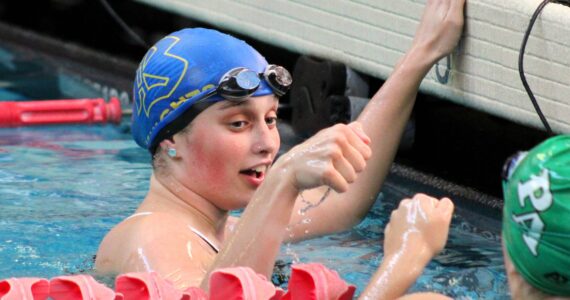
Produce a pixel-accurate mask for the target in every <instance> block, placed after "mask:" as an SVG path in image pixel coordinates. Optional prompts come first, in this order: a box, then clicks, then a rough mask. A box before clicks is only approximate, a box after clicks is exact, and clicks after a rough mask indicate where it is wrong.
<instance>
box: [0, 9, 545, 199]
mask: <svg viewBox="0 0 570 300" xmlns="http://www.w3.org/2000/svg"><path fill="white" fill-rule="evenodd" d="M109 4H110V5H111V6H112V7H113V9H114V10H115V12H116V13H117V14H118V15H119V16H120V17H121V18H122V19H123V20H124V21H125V22H126V23H127V24H128V25H129V27H130V28H131V29H132V30H133V31H134V32H135V33H136V34H137V35H138V36H140V37H141V38H142V39H143V40H144V41H145V42H146V43H147V44H148V45H150V44H152V43H154V42H155V41H157V40H158V39H160V38H161V37H162V36H164V35H165V34H168V33H170V32H172V31H175V30H179V29H181V28H184V27H194V26H206V27H212V26H211V25H205V24H201V23H199V22H196V21H193V20H190V19H187V18H185V17H181V16H178V15H175V14H171V13H167V12H163V11H160V10H158V9H155V8H152V7H149V6H146V5H144V4H139V3H137V2H133V1H109ZM0 21H1V22H3V23H7V24H10V25H11V26H15V27H20V28H23V29H26V30H30V31H33V32H37V33H40V34H42V35H45V36H49V37H52V38H55V39H58V40H61V41H63V42H66V43H73V44H77V45H80V46H82V47H85V48H89V49H93V50H96V51H99V52H101V53H108V54H110V55H112V56H115V57H118V58H121V59H124V60H128V61H131V62H133V63H136V62H138V61H139V59H140V58H142V56H143V55H144V53H145V52H146V49H147V47H146V46H142V45H141V44H140V43H138V42H137V41H136V40H135V39H134V38H132V37H131V35H129V34H128V33H127V31H126V30H124V29H123V28H122V27H121V26H119V24H118V22H117V21H116V20H115V19H113V17H112V16H111V13H109V12H108V11H107V10H105V8H104V6H103V4H102V2H101V1H99V0H42V1H37V0H36V1H29V0H8V1H2V3H0ZM224 31H226V32H228V31H227V30H224ZM230 33H232V34H234V35H236V36H238V37H240V35H239V34H238V33H236V32H230ZM241 38H243V39H245V40H247V41H248V42H249V43H250V44H252V46H254V47H255V48H256V49H258V50H259V51H260V52H261V53H263V54H264V55H265V57H266V58H267V60H268V61H270V62H272V63H276V64H280V65H283V66H286V67H287V68H288V69H289V70H293V67H294V63H295V61H296V60H297V58H298V56H299V55H298V54H296V53H292V52H288V51H286V50H283V49H279V48H275V47H272V46H270V45H266V44H263V43H261V42H259V41H256V40H254V39H251V38H248V37H243V36H241ZM369 80H370V86H371V89H372V91H371V92H374V91H375V89H376V87H377V86H379V85H381V83H382V82H381V81H380V80H378V79H374V78H369ZM284 100H285V101H287V99H284ZM529 101H530V100H529ZM538 101H539V102H540V99H538ZM282 117H283V118H287V117H288V115H287V112H285V113H284V114H283V115H282ZM413 118H414V123H415V126H413V127H411V131H410V133H413V134H410V135H408V136H407V137H406V139H405V141H404V143H403V144H404V145H405V146H403V147H402V148H401V150H400V152H399V153H398V157H397V158H396V162H398V163H400V164H402V165H405V166H412V167H413V168H415V169H417V170H420V171H422V172H425V173H428V174H433V175H435V176H438V177H441V178H443V179H446V180H449V181H452V182H455V183H457V184H459V185H464V186H468V187H470V188H473V189H476V190H478V191H480V192H483V193H485V194H489V195H491V196H495V197H498V198H500V197H501V186H500V171H501V167H502V164H503V162H504V160H505V158H506V157H508V156H510V155H511V154H512V153H514V152H516V151H517V150H522V149H529V148H531V147H532V146H534V145H535V144H537V143H538V142H540V141H541V140H543V139H545V138H546V137H547V136H546V134H545V133H544V132H543V131H542V130H536V129H532V128H528V127H525V126H520V125H517V124H514V123H512V122H509V121H506V120H503V119H501V118H497V117H493V116H491V115H488V114H484V113H480V112H477V111H474V110H471V109H468V108H465V107H461V106H458V105H455V104H453V103H451V102H448V101H443V100H440V99H437V98H435V97H432V96H429V95H423V94H420V95H419V96H418V102H417V105H416V107H415V109H414V115H413ZM537 118H538V116H537Z"/></svg>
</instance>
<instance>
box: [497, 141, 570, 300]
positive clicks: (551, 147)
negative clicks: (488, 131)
mask: <svg viewBox="0 0 570 300" xmlns="http://www.w3.org/2000/svg"><path fill="white" fill-rule="evenodd" d="M503 193H504V199H505V204H504V208H503V241H504V244H505V247H506V249H507V252H508V253H509V256H510V258H511V260H512V262H513V264H514V266H515V268H516V269H517V271H518V272H519V273H520V274H521V276H522V277H523V278H524V279H525V280H526V281H527V282H528V283H530V284H531V285H533V286H534V287H536V288H537V289H539V290H541V291H543V292H546V293H548V294H551V295H559V296H570V135H561V136H557V137H553V138H550V139H548V140H546V141H545V142H543V143H541V144H540V145H538V146H536V147H534V148H533V149H532V150H531V151H529V152H528V153H526V155H523V157H519V160H518V162H515V165H514V166H513V168H511V170H510V171H507V174H506V178H504V180H503Z"/></svg>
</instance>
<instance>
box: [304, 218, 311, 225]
mask: <svg viewBox="0 0 570 300" xmlns="http://www.w3.org/2000/svg"><path fill="white" fill-rule="evenodd" d="M309 223H311V219H310V218H306V219H303V224H309Z"/></svg>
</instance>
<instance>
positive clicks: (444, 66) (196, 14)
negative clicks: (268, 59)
mask: <svg viewBox="0 0 570 300" xmlns="http://www.w3.org/2000/svg"><path fill="white" fill-rule="evenodd" d="M137 1H139V2H143V3H147V4H149V5H153V6H156V7H160V8H162V9H165V10H167V11H171V12H173V13H177V14H181V15H184V16H187V17H190V18H192V19H195V20H199V21H202V22H206V23H208V24H212V25H213V26H216V27H220V28H225V29H227V30H231V31H234V32H240V33H243V34H245V35H248V36H250V37H253V38H255V39H258V40H261V41H263V42H266V43H269V44H272V45H275V46H279V47H283V48H285V49H288V50H291V51H294V52H297V53H301V54H310V55H314V56H317V57H321V58H326V59H330V60H334V61H339V62H342V63H345V64H346V65H348V66H350V67H352V68H353V69H355V70H358V71H361V72H363V73H366V74H368V75H371V76H373V77H377V78H381V79H385V78H387V76H388V75H389V74H390V72H391V70H392V68H393V66H394V65H395V64H396V62H397V60H398V59H399V58H400V57H401V56H402V55H403V54H404V51H405V50H406V49H407V48H408V47H409V46H410V44H411V42H412V37H413V35H414V32H415V28H416V26H417V24H418V22H419V19H420V16H421V13H422V10H423V7H424V5H425V0H398V1H394V0H354V1H343V0H290V1H284V0H271V1H269V0H266V1H259V0H237V1H236V0H193V1H184V0H163V1H151V0H137ZM541 2H542V1H540V0H505V1H495V0H469V1H467V7H466V27H465V33H464V36H463V38H462V40H461V42H460V45H459V47H458V49H457V50H456V51H455V52H454V53H453V54H452V55H451V56H450V58H449V60H447V58H444V59H443V60H442V61H440V63H439V64H438V65H437V66H435V67H434V68H433V69H432V70H431V71H430V73H429V74H428V76H427V78H426V80H424V82H423V83H422V86H421V90H422V91H423V92H427V93H430V94H434V95H437V96H440V97H442V98H445V99H447V100H450V101H452V102H455V103H458V104H461V105H464V106H467V107H471V108H475V109H478V110H481V111H483V112H486V113H489V114H492V115H495V116H500V117H503V118H506V119H509V120H512V121H515V122H517V123H521V124H523V125H528V126H532V127H537V128H542V124H541V123H540V120H539V118H538V116H537V114H536V112H535V111H534V108H533V106H532V104H531V102H530V100H529V97H528V96H527V94H526V92H525V90H524V88H523V85H522V83H521V80H520V77H519V73H518V55H519V48H520V45H521V42H522V38H523V34H524V32H525V31H526V28H527V26H528V23H529V20H530V18H531V16H532V14H533V12H534V10H535V9H536V7H537V6H538V5H539V4H540V3H541ZM525 73H526V77H527V80H528V83H529V85H530V86H531V88H532V90H533V92H534V94H535V96H536V98H537V100H538V102H539V105H540V106H541V108H542V111H543V112H544V114H545V115H546V118H547V119H548V121H549V122H550V125H551V126H552V128H553V130H554V131H555V132H559V133H570V118H569V117H568V116H570V98H569V97H568V96H567V95H570V7H568V6H566V5H562V4H549V5H548V6H546V8H545V9H544V11H543V13H542V15H541V17H540V18H539V19H538V20H537V22H536V23H535V25H534V29H533V31H532V34H531V38H530V39H529V42H528V45H527V49H526V55H525ZM446 74H447V75H446Z"/></svg>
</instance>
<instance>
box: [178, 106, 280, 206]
mask: <svg viewBox="0 0 570 300" xmlns="http://www.w3.org/2000/svg"><path fill="white" fill-rule="evenodd" d="M278 103H279V102H278V100H277V98H276V97H275V96H274V95H267V96H261V97H255V98H250V99H248V100H246V101H243V102H241V103H239V104H235V103H232V102H229V101H220V102H218V103H216V104H214V105H212V106H210V107H209V108H207V109H206V110H205V111H203V112H202V113H200V114H199V115H198V116H197V117H196V119H194V121H193V122H192V125H191V128H190V130H189V132H188V133H185V134H179V135H178V138H177V139H178V140H176V139H175V142H176V144H177V145H176V150H177V152H178V153H179V156H180V158H181V160H182V164H183V165H182V168H183V173H182V176H181V177H183V178H180V180H181V181H182V182H183V184H184V185H185V186H186V187H188V188H190V189H191V190H192V191H194V192H195V193H197V194H198V195H200V196H202V197H203V198H206V199H207V200H209V201H210V202H212V203H213V204H214V205H216V206H217V207H218V208H220V209H223V210H234V209H239V208H243V207H245V206H246V205H247V203H248V202H249V200H250V199H251V197H252V195H253V193H254V192H255V190H256V188H257V187H258V186H259V185H260V184H261V183H262V182H263V179H264V178H265V174H266V172H267V169H268V168H269V166H270V165H271V163H272V162H273V159H274V158H275V155H276V153H277V151H278V149H279V146H280V139H279V133H278V131H277V123H276V122H277V106H278ZM175 138H176V136H175Z"/></svg>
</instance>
